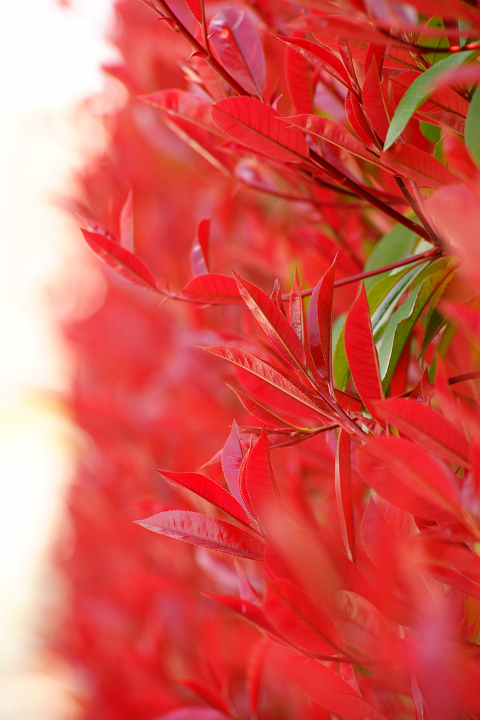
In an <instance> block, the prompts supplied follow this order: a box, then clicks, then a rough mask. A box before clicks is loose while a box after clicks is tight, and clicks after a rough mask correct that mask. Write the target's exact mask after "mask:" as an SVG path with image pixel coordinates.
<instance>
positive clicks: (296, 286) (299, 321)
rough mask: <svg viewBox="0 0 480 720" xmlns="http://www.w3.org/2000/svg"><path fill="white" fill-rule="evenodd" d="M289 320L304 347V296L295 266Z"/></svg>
mask: <svg viewBox="0 0 480 720" xmlns="http://www.w3.org/2000/svg"><path fill="white" fill-rule="evenodd" d="M288 320H289V322H290V325H291V327H292V328H293V330H294V331H295V334H296V335H297V337H298V339H299V340H300V343H301V345H302V347H303V346H304V344H305V340H304V337H303V335H304V318H303V298H302V291H301V289H300V283H299V281H298V272H297V268H295V275H294V277H293V285H292V291H291V293H290V303H289V306H288Z"/></svg>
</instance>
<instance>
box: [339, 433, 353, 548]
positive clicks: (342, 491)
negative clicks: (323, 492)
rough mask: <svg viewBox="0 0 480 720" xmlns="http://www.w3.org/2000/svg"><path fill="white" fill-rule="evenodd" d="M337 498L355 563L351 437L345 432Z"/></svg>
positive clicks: (342, 440)
mask: <svg viewBox="0 0 480 720" xmlns="http://www.w3.org/2000/svg"><path fill="white" fill-rule="evenodd" d="M335 497H336V499H337V509H338V515H339V518H340V528H341V531H342V537H343V543H344V545H345V550H346V552H347V555H348V557H349V558H350V560H352V561H353V562H355V561H356V548H355V517H354V511H353V498H352V467H351V458H350V436H349V435H348V433H347V432H345V430H340V432H339V434H338V442H337V451H336V454H335Z"/></svg>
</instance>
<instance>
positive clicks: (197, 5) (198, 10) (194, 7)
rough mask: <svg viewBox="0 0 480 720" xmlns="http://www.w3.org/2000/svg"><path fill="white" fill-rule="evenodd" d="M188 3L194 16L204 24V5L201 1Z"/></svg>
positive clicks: (195, 0) (196, 0)
mask: <svg viewBox="0 0 480 720" xmlns="http://www.w3.org/2000/svg"><path fill="white" fill-rule="evenodd" d="M185 2H186V3H187V5H188V7H189V9H190V11H191V12H192V15H193V16H194V17H195V19H196V20H198V22H199V23H201V22H202V3H201V0H185Z"/></svg>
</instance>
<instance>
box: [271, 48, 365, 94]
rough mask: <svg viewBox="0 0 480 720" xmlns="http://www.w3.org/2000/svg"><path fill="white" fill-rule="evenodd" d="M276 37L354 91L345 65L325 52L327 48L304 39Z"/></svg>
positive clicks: (328, 52)
mask: <svg viewBox="0 0 480 720" xmlns="http://www.w3.org/2000/svg"><path fill="white" fill-rule="evenodd" d="M275 37H276V38H278V40H281V41H282V42H284V43H285V44H286V45H288V46H289V47H291V48H292V49H293V50H296V52H298V53H300V55H303V57H304V58H306V59H307V60H310V62H313V63H315V65H318V66H319V67H321V68H322V70H325V72H327V73H328V74H329V75H331V76H332V77H334V78H335V80H338V82H340V83H342V85H345V87H347V88H348V89H349V90H351V89H352V82H351V80H350V77H349V75H348V73H347V71H346V70H345V67H344V66H343V63H342V62H341V60H339V59H338V58H337V57H335V55H333V53H331V52H330V51H329V50H325V48H323V47H321V46H320V45H317V43H314V42H311V41H310V40H303V39H302V38H293V37H284V36H283V35H276V36H275Z"/></svg>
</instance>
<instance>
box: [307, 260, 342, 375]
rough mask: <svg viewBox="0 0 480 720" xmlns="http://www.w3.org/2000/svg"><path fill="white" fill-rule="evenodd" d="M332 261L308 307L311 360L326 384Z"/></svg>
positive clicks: (329, 370)
mask: <svg viewBox="0 0 480 720" xmlns="http://www.w3.org/2000/svg"><path fill="white" fill-rule="evenodd" d="M335 264H336V258H335V259H334V261H333V263H332V264H331V266H330V267H329V268H328V270H327V271H326V272H325V274H324V275H323V277H322V278H321V279H320V280H319V282H318V283H317V285H316V287H315V289H314V291H313V293H312V297H311V299H310V305H309V306H308V344H309V348H310V353H311V356H312V360H313V362H314V364H315V367H316V368H317V370H318V372H319V373H320V375H321V376H322V377H323V378H324V379H325V380H326V381H327V382H328V381H329V380H330V374H331V353H332V349H331V343H332V302H333V286H334V281H335Z"/></svg>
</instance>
